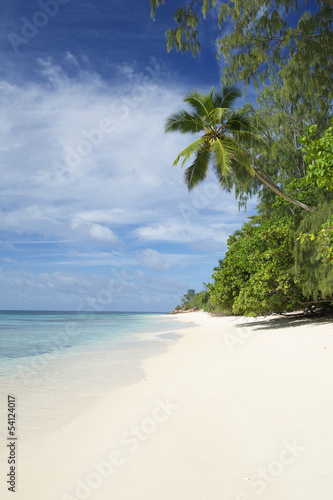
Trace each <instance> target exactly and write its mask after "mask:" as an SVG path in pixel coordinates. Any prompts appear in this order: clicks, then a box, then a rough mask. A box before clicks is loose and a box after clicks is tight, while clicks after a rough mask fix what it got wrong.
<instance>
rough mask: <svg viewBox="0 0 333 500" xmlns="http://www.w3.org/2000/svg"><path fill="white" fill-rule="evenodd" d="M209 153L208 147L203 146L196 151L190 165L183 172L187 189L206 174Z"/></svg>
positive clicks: (190, 188)
mask: <svg viewBox="0 0 333 500" xmlns="http://www.w3.org/2000/svg"><path fill="white" fill-rule="evenodd" d="M210 157H211V153H210V151H209V148H208V147H206V146H204V147H203V148H201V149H200V150H199V151H197V153H196V157H195V160H194V162H193V163H192V165H190V166H189V167H188V168H187V169H186V170H185V172H184V182H185V184H186V185H187V188H188V190H189V191H191V190H192V189H193V188H194V187H195V186H197V185H198V184H199V183H200V182H201V181H203V180H204V179H205V177H206V175H207V171H208V166H209V162H210Z"/></svg>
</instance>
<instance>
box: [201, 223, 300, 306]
mask: <svg viewBox="0 0 333 500" xmlns="http://www.w3.org/2000/svg"><path fill="white" fill-rule="evenodd" d="M292 225H293V219H292V218H291V217H288V216H278V215H277V214H276V215H275V217H272V216H271V217H254V218H253V220H252V221H251V222H248V223H246V224H244V225H243V228H242V229H241V230H240V231H237V232H236V233H235V234H234V235H232V236H231V237H230V238H229V240H228V250H227V252H226V255H225V258H224V259H223V261H222V262H221V264H220V266H219V268H218V269H217V270H216V272H215V273H214V274H213V276H212V278H213V283H212V284H211V285H210V286H209V291H210V294H211V300H212V303H213V304H214V305H215V306H217V307H218V308H219V309H221V310H222V311H224V312H229V313H232V314H244V315H258V314H269V313H272V312H282V311H288V310H294V309H295V308H297V307H299V306H300V303H301V301H302V292H301V288H300V283H299V282H298V279H295V278H294V277H293V276H292V274H291V268H292V266H293V257H292V252H291V240H290V229H291V227H292Z"/></svg>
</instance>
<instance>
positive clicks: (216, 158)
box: [165, 87, 312, 212]
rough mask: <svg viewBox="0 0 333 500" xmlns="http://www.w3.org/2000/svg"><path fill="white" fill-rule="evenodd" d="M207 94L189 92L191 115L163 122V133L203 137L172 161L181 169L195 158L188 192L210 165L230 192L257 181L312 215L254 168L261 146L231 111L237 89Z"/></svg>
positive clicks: (242, 117)
mask: <svg viewBox="0 0 333 500" xmlns="http://www.w3.org/2000/svg"><path fill="white" fill-rule="evenodd" d="M213 90H214V89H213V88H212V89H211V91H210V93H209V94H200V93H199V92H196V91H194V92H190V93H188V94H187V95H186V98H185V99H184V102H187V103H189V105H190V106H191V108H192V112H188V111H186V110H181V111H178V112H176V113H173V114H172V115H171V116H169V117H168V118H167V120H166V126H165V131H166V132H175V131H177V132H181V133H183V134H197V133H202V135H201V137H199V138H198V139H196V140H195V141H194V142H192V143H191V144H190V145H189V146H187V148H185V149H184V150H183V151H182V152H181V153H179V155H178V156H177V158H176V159H175V161H174V163H173V166H174V165H177V164H178V163H179V161H180V159H181V158H182V163H181V166H182V167H183V166H184V164H185V163H186V162H187V161H188V160H190V158H191V156H192V155H193V154H194V155H195V158H194V161H193V163H192V164H191V165H190V166H189V167H187V168H186V170H185V173H184V181H185V183H186V185H187V187H188V189H189V190H191V189H193V188H194V187H195V186H196V185H197V184H199V183H200V182H201V181H203V180H204V179H205V177H206V175H207V172H208V168H209V166H210V165H211V167H212V169H213V171H214V173H215V174H216V176H217V180H218V182H219V184H220V186H221V187H222V188H223V189H225V190H230V189H231V188H232V187H233V185H234V184H235V182H236V183H237V182H240V183H241V182H242V181H243V182H244V180H245V179H246V177H247V176H248V175H251V176H253V177H254V176H255V177H257V178H258V179H259V180H260V181H261V182H263V183H264V184H266V186H268V187H269V188H270V189H272V190H273V191H274V192H275V193H276V194H278V195H279V196H282V198H284V199H285V200H287V201H289V202H290V203H292V204H294V205H296V206H298V207H300V208H303V209H304V210H307V211H309V212H312V208H311V207H309V206H308V205H305V204H304V203H301V202H299V201H297V200H293V199H292V198H290V197H289V196H287V195H286V194H284V193H283V192H282V191H281V190H280V189H279V188H278V186H276V184H274V182H273V181H272V180H271V179H270V178H269V177H268V175H267V174H265V173H263V175H262V174H261V173H260V172H258V170H256V169H255V168H254V166H253V157H252V155H251V150H253V148H254V147H258V146H260V145H261V146H263V145H264V142H263V140H261V139H260V138H259V136H258V135H256V134H255V131H254V129H253V127H252V126H251V124H250V120H249V119H248V117H247V116H245V115H244V113H242V112H241V111H233V109H232V108H233V104H234V102H235V100H236V99H237V98H238V97H240V95H241V93H240V92H239V90H238V89H237V88H236V87H223V88H222V91H221V92H215V94H214V93H213Z"/></svg>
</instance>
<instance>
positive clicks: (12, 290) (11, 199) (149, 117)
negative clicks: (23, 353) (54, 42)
mask: <svg viewBox="0 0 333 500" xmlns="http://www.w3.org/2000/svg"><path fill="white" fill-rule="evenodd" d="M80 60H81V59H80ZM80 60H78V59H76V58H74V56H72V54H71V53H69V52H68V53H67V54H65V55H64V58H63V60H62V65H60V64H58V63H57V64H56V63H54V61H53V60H52V59H51V58H46V59H39V61H38V70H39V80H38V81H35V82H25V84H24V85H23V84H22V85H21V84H20V83H13V82H9V81H5V80H3V81H0V118H1V119H0V133H1V144H0V174H1V197H2V198H1V199H2V205H1V213H0V229H1V231H2V234H3V243H2V245H3V246H4V248H5V251H4V253H3V257H4V258H3V260H2V262H3V267H4V268H5V267H6V268H7V269H8V268H9V267H10V268H11V273H9V274H6V273H5V274H3V275H1V276H2V278H1V279H2V283H4V285H3V286H4V287H6V291H5V292H4V293H3V298H4V301H3V299H1V300H2V307H9V306H10V303H9V302H8V301H9V300H11V301H12V302H11V303H12V304H15V307H22V308H25V306H24V304H26V307H29V306H30V305H31V304H35V306H36V305H38V304H41V307H42V304H45V307H51V308H52V307H56V308H62V307H65V308H68V307H72V308H74V309H75V307H74V306H75V303H76V301H77V300H78V299H77V296H78V294H80V293H81V294H83V295H85V294H89V296H90V297H91V300H93V296H94V293H98V290H100V289H101V288H103V287H105V286H107V283H106V282H105V280H103V279H102V278H101V277H100V276H96V275H95V273H96V272H97V271H96V269H98V270H99V271H98V272H99V273H101V274H102V273H104V272H105V273H107V272H108V270H109V269H110V268H112V267H113V266H115V267H118V268H119V267H121V266H124V267H125V268H126V269H127V270H128V269H129V268H130V269H131V270H132V271H133V283H131V284H129V285H128V286H127V288H126V290H127V292H126V293H125V292H124V294H123V295H122V298H121V299H120V298H119V301H118V302H117V307H119V308H120V309H124V308H126V307H125V305H124V304H125V301H126V300H127V299H128V300H131V303H132V304H134V303H135V304H137V305H138V304H139V302H140V300H141V299H140V296H139V295H140V294H138V292H137V290H138V289H142V290H143V292H142V294H146V296H147V297H148V298H147V300H148V301H150V302H149V303H150V304H152V303H153V302H154V300H155V301H157V302H158V301H159V298H158V297H157V295H158V294H157V293H156V289H157V288H158V287H159V286H160V287H161V293H162V290H164V291H165V293H166V294H169V296H170V297H171V296H172V297H174V294H175V293H176V294H179V290H180V289H181V287H182V286H183V285H184V283H185V286H187V285H189V286H193V285H191V283H187V278H186V273H188V274H187V275H190V274H191V273H192V272H193V276H194V278H193V279H198V280H199V279H200V280H201V282H202V281H203V279H208V278H209V275H208V276H207V278H205V276H202V275H200V277H199V273H198V272H197V271H196V272H194V271H193V269H194V260H195V263H196V264H195V266H196V269H198V262H199V261H200V259H201V256H200V255H199V256H198V257H197V256H195V258H194V259H192V255H191V253H196V252H195V251H193V249H195V248H196V249H199V250H200V251H207V252H211V254H208V253H207V255H210V257H209V258H208V260H207V258H206V257H205V259H206V260H205V263H204V266H201V268H202V267H204V268H205V270H206V268H207V269H208V270H207V273H209V272H210V269H211V268H212V267H213V266H214V265H215V264H216V262H217V255H216V253H212V252H222V250H224V248H225V241H226V239H227V237H228V235H229V234H230V233H231V232H232V231H233V230H234V229H236V227H239V225H240V222H241V221H242V220H243V219H244V215H243V214H240V213H238V212H237V202H235V201H234V200H233V196H232V195H230V194H227V193H224V192H222V191H219V190H218V189H216V182H215V179H211V178H210V177H209V178H208V180H207V183H206V184H203V185H202V186H200V187H199V188H198V189H196V190H194V191H193V192H191V193H188V191H187V188H186V186H185V185H184V183H183V180H182V176H183V172H182V171H181V169H180V168H173V169H171V168H170V166H171V165H172V163H173V161H174V158H175V157H176V156H177V154H178V152H179V151H180V150H181V149H183V148H184V147H185V146H186V145H187V144H188V141H189V139H191V138H189V137H186V136H185V137H184V136H182V135H179V134H170V135H169V134H164V130H163V126H164V118H165V117H166V116H168V115H169V114H170V113H172V112H173V111H176V110H177V109H180V108H181V107H182V106H183V102H182V99H183V96H184V93H185V90H187V89H183V88H182V87H181V86H179V87H177V86H176V85H175V84H174V83H173V82H172V81H171V80H168V78H167V76H166V75H164V74H163V75H162V72H161V68H160V67H158V64H157V65H156V64H155V66H154V67H153V66H151V67H150V68H147V71H146V72H145V73H141V74H140V73H138V72H137V71H136V69H135V66H130V65H122V66H121V67H119V68H118V71H115V74H116V77H115V80H114V82H112V81H111V82H110V81H108V82H106V81H104V80H103V79H102V78H101V76H100V75H98V74H96V73H94V72H89V71H87V70H82V69H80ZM88 66H89V65H88V64H87V65H86V67H88ZM68 67H70V68H71V72H70V74H71V76H68V74H67V73H66V69H65V68H68ZM116 69H117V68H115V70H116ZM73 73H75V76H73ZM120 75H122V76H120ZM161 75H162V77H161ZM121 78H122V80H121ZM213 186H214V187H213ZM221 221H223V223H221ZM146 242H149V244H147V243H146ZM152 242H159V244H158V246H157V244H156V246H157V248H154V244H153V243H152ZM43 243H45V244H46V243H47V248H45V245H43ZM165 244H167V245H169V246H170V248H169V247H168V250H167V251H168V252H169V253H167V252H166V248H164V245H165ZM147 246H148V247H149V248H146V247H147ZM9 248H10V255H12V258H13V260H15V261H16V263H15V262H9V261H8V258H7V256H8V253H9V251H8V249H9ZM142 248H144V249H143V250H142ZM197 253H200V252H197ZM6 258H7V260H6ZM209 259H211V262H212V264H210V263H209ZM9 265H10V266H9ZM140 265H141V266H144V267H145V269H147V270H148V271H147V273H149V279H148V277H147V276H146V275H144V276H141V277H140V276H139V275H138V274H136V270H137V267H139V266H140ZM43 266H44V267H43ZM45 266H49V267H45ZM50 266H52V268H50ZM64 266H66V267H65V269H66V272H64ZM71 266H72V269H71ZM102 266H104V268H103V269H102ZM185 266H187V268H186V273H185V271H184V272H182V270H183V269H184V268H185ZM45 268H46V269H48V270H49V272H48V273H47V274H45V272H44V271H45ZM27 269H28V270H31V269H33V270H34V272H33V273H30V274H29V275H26V274H24V273H25V272H27ZM51 269H52V271H51ZM74 269H75V270H78V272H74ZM161 270H163V271H164V272H165V273H166V275H167V276H168V277H169V276H170V281H167V279H166V280H165V281H163V282H162V281H161V280H160V275H158V277H155V276H154V273H155V271H161ZM83 271H85V272H83ZM79 272H81V273H82V274H79ZM15 273H16V274H15ZM155 274H156V273H155ZM179 275H181V278H180V277H179ZM197 275H198V278H196V276H197ZM178 278H179V280H178ZM4 280H5V281H4ZM149 280H151V281H149ZM154 280H155V282H154ZM19 283H20V285H19ZM177 283H178V285H177ZM173 285H174V286H175V287H178V288H177V290H176V292H174V291H173V289H172V286H173ZM140 287H141V288H140ZM164 291H163V293H164ZM180 291H182V290H180ZM41 292H43V293H41ZM44 292H45V293H44ZM142 294H141V295H142ZM16 299H17V305H16ZM117 300H118V299H117ZM121 301H122V302H121ZM53 304H54V306H53ZM170 305H172V304H170ZM112 307H113V306H112ZM112 307H111V308H112ZM114 307H116V306H114ZM133 307H134V306H133ZM138 307H139V306H138Z"/></svg>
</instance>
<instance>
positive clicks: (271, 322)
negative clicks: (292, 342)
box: [235, 314, 333, 332]
mask: <svg viewBox="0 0 333 500" xmlns="http://www.w3.org/2000/svg"><path fill="white" fill-rule="evenodd" d="M328 324H331V325H332V332H333V316H331V315H330V316H325V317H316V316H311V317H309V316H304V315H300V314H299V315H291V316H278V317H273V318H272V317H267V318H264V319H260V320H258V321H256V320H255V319H253V321H248V322H244V323H243V322H242V323H240V324H238V325H235V327H236V328H244V327H251V328H253V330H279V329H282V328H295V327H299V326H307V325H328Z"/></svg>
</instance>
